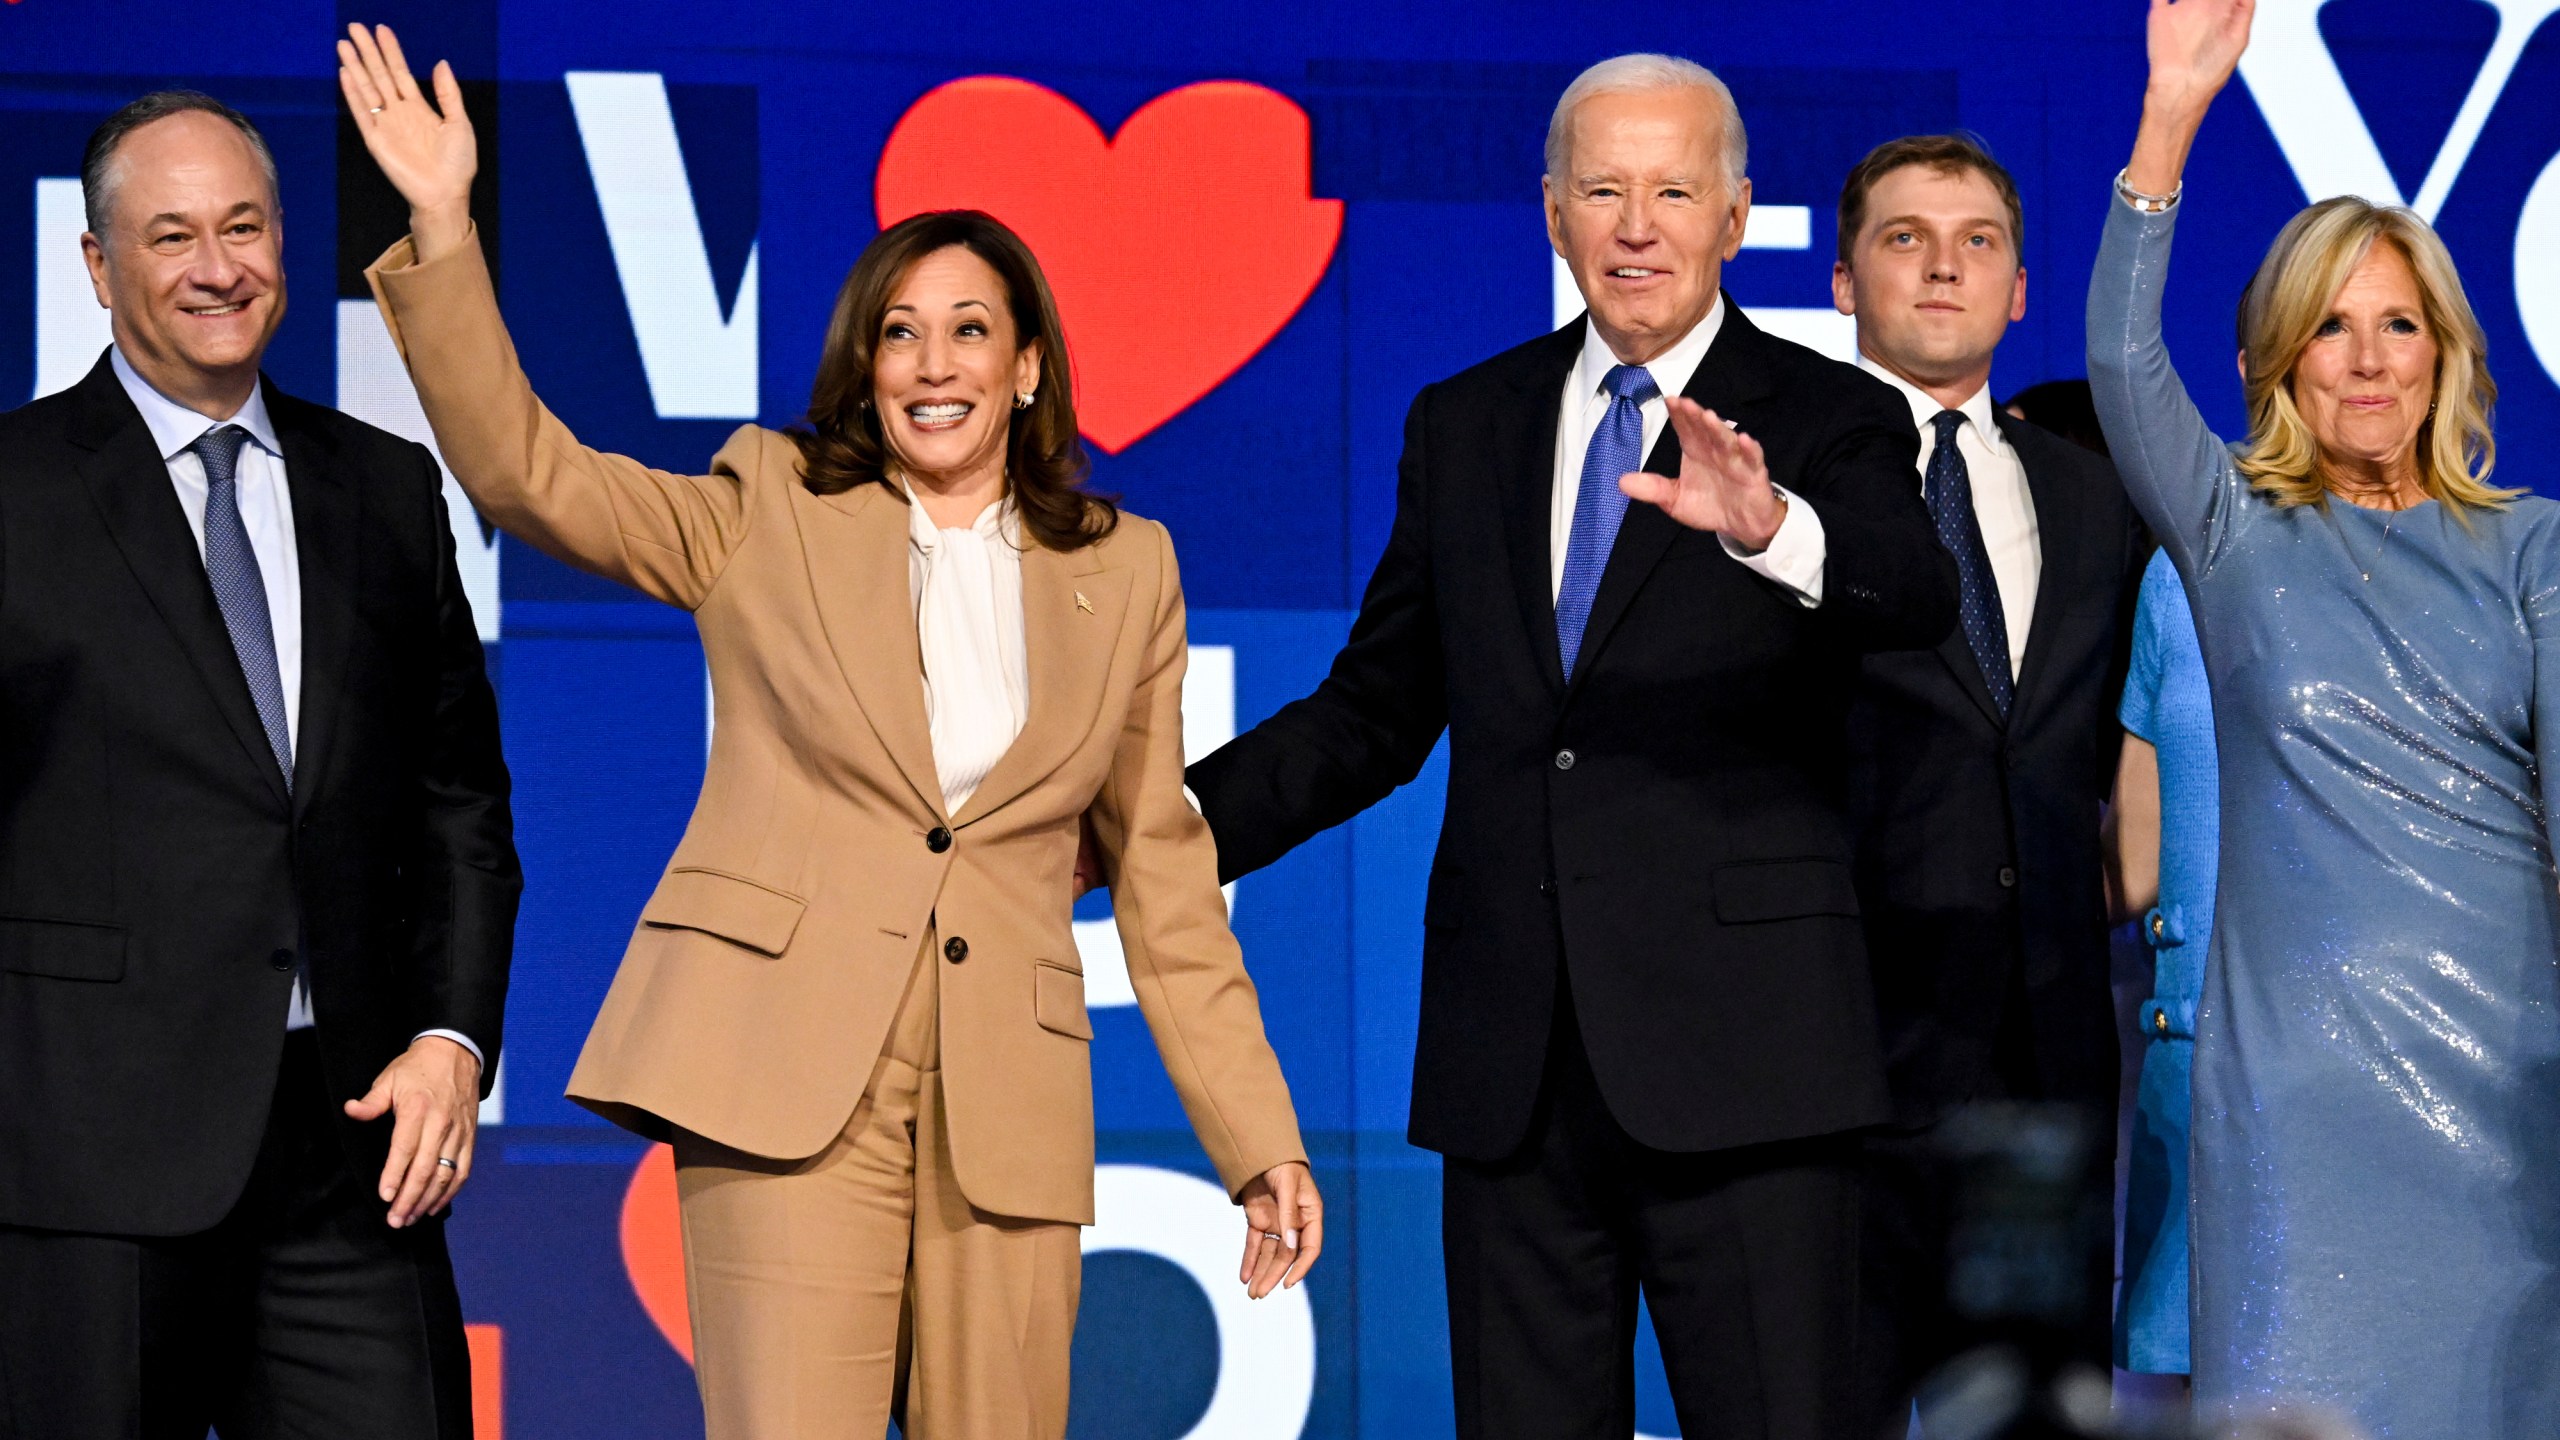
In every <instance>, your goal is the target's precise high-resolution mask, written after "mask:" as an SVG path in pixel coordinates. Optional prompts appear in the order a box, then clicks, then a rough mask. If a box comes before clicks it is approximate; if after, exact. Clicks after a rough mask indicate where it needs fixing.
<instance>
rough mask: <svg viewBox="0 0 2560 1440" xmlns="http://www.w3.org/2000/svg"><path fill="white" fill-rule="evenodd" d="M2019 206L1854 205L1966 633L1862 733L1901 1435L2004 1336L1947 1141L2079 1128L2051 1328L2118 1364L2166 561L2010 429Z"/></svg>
mask: <svg viewBox="0 0 2560 1440" xmlns="http://www.w3.org/2000/svg"><path fill="white" fill-rule="evenodd" d="M2020 228H2021V220H2020V206H2019V203H2018V192H2017V186H2016V185H2015V183H2014V182H2012V181H2011V179H2010V177H2009V174H2008V172H2007V171H2006V170H2004V169H2002V168H2001V167H2000V165H1999V163H1998V162H1997V161H1995V160H1993V159H1992V158H1991V156H1990V155H1989V154H1987V153H1985V152H1984V151H1983V150H1982V148H1981V147H1980V146H1979V145H1978V144H1976V143H1975V142H1973V141H1971V140H1969V139H1966V138H1964V137H1960V136H1952V135H1933V136H1920V137H1915V138H1911V139H1904V140H1896V141H1893V142H1891V143H1890V144H1887V145H1883V146H1880V147H1878V148H1877V149H1876V150H1875V151H1874V152H1873V153H1872V154H1870V155H1869V156H1868V157H1867V158H1866V159H1865V160H1864V161H1863V162H1861V163H1860V164H1859V166H1858V167H1857V169H1856V170H1854V171H1852V172H1851V173H1850V176H1849V179H1848V182H1847V184H1846V185H1845V186H1843V188H1842V190H1841V195H1840V232H1839V233H1840V250H1839V261H1838V264H1837V267H1836V268H1835V270H1834V272H1833V279H1832V289H1833V295H1834V298H1835V300H1836V302H1837V303H1838V306H1839V308H1840V309H1841V310H1842V311H1843V312H1844V313H1847V314H1851V315H1854V316H1856V317H1857V325H1858V352H1859V353H1858V364H1859V366H1860V367H1861V368H1863V369H1865V370H1866V371H1868V372H1869V373H1870V374H1872V375H1875V376H1876V377H1877V378H1879V379H1881V380H1883V381H1884V382H1885V383H1887V384H1888V385H1890V386H1892V387H1893V389H1894V390H1895V392H1896V393H1897V394H1898V395H1900V396H1901V398H1902V399H1903V400H1904V401H1905V402H1906V405H1907V409H1906V411H1905V415H1906V423H1907V424H1908V425H1909V426H1910V427H1911V429H1912V431H1913V432H1914V433H1916V434H1917V435H1918V437H1919V440H1920V455H1921V472H1922V475H1923V477H1924V478H1923V486H1924V493H1925V495H1926V497H1927V499H1928V502H1929V507H1930V513H1931V515H1932V517H1933V519H1934V520H1935V522H1936V525H1937V532H1938V538H1939V540H1940V542H1941V543H1942V544H1944V545H1945V546H1946V548H1947V551H1948V553H1949V554H1950V555H1952V556H1953V557H1954V559H1955V562H1956V569H1957V572H1958V575H1959V579H1960V584H1961V587H1962V605H1961V618H1960V621H1959V623H1958V625H1957V626H1956V628H1955V631H1954V632H1953V633H1952V634H1950V635H1948V636H1947V637H1946V639H1945V640H1944V641H1942V642H1941V643H1940V644H1939V645H1938V646H1937V647H1936V649H1934V650H1924V651H1915V652H1909V653H1904V654H1895V655H1872V656H1869V657H1868V658H1867V660H1866V663H1865V667H1864V673H1863V675H1862V676H1861V681H1860V685H1859V689H1858V697H1857V704H1856V707H1855V709H1854V710H1853V711H1852V718H1851V724H1850V747H1851V748H1850V754H1851V756H1852V757H1853V763H1852V770H1851V786H1850V797H1851V805H1852V807H1853V812H1854V815H1855V819H1856V824H1857V834H1858V897H1859V902H1860V905H1861V908H1862V909H1863V911H1864V913H1865V918H1866V929H1867V949H1868V955H1869V959H1870V960H1871V962H1872V963H1873V965H1874V967H1875V980H1876V1000H1877V1006H1878V1009H1879V1011H1880V1013H1881V1016H1882V1019H1883V1023H1884V1037H1885V1058H1886V1067H1887V1076H1888V1078H1889V1080H1890V1082H1891V1086H1892V1091H1893V1109H1894V1117H1893V1123H1892V1125H1891V1126H1889V1127H1887V1128H1886V1129H1885V1130H1883V1131H1881V1132H1879V1133H1878V1134H1877V1135H1875V1136H1874V1137H1872V1138H1871V1140H1870V1142H1869V1146H1868V1182H1869V1188H1868V1196H1867V1209H1868V1219H1867V1232H1868V1235H1867V1257H1866V1266H1865V1274H1864V1278H1863V1283H1862V1287H1861V1291H1862V1306H1863V1309H1864V1311H1865V1319H1864V1321H1863V1324H1862V1342H1861V1343H1862V1347H1863V1353H1864V1357H1865V1358H1864V1359H1863V1360H1862V1362H1861V1371H1862V1379H1863V1382H1864V1384H1865V1387H1866V1389H1867V1392H1868V1393H1867V1398H1866V1401H1865V1404H1866V1406H1867V1408H1868V1409H1869V1411H1870V1413H1871V1414H1873V1415H1874V1416H1875V1417H1876V1423H1877V1425H1878V1426H1879V1427H1880V1429H1881V1430H1882V1431H1884V1432H1888V1433H1890V1434H1892V1435H1894V1436H1896V1437H1899V1436H1900V1435H1901V1434H1902V1428H1901V1427H1902V1425H1903V1423H1904V1421H1905V1418H1906V1417H1907V1415H1908V1413H1909V1400H1910V1395H1911V1392H1912V1388H1913V1386H1914V1385H1915V1384H1916V1383H1917V1382H1918V1381H1919V1380H1920V1379H1921V1378H1922V1377H1924V1376H1925V1375H1927V1374H1928V1373H1929V1371H1930V1370H1932V1369H1934V1368H1935V1367H1936V1366H1937V1365H1938V1364H1939V1363H1941V1362H1943V1361H1944V1360H1946V1359H1947V1358H1949V1357H1950V1356H1952V1355H1954V1354H1956V1353H1958V1352H1959V1351H1961V1350H1962V1349H1964V1348H1966V1347H1967V1346H1968V1345H1969V1344H1971V1343H1974V1342H1976V1341H1978V1340H1980V1339H1982V1338H1984V1336H1985V1335H1986V1334H1987V1333H1988V1332H1987V1330H1986V1329H1985V1328H1984V1324H1983V1323H1982V1322H1984V1321H1985V1320H1987V1319H1990V1318H1992V1317H1988V1316H1984V1315H1980V1314H1968V1313H1965V1312H1964V1311H1963V1310H1961V1309H1960V1308H1958V1307H1955V1306H1952V1305H1951V1304H1950V1303H1949V1299H1948V1288H1947V1280H1948V1270H1949V1245H1950V1228H1951V1226H1952V1224H1953V1223H1954V1220H1955V1215H1954V1208H1955V1205H1956V1203H1957V1197H1956V1185H1957V1168H1956V1166H1955V1164H1954V1163H1953V1162H1952V1161H1951V1160H1949V1159H1947V1158H1946V1157H1945V1156H1943V1155H1942V1154H1941V1151H1942V1149H1943V1148H1944V1147H1943V1145H1942V1138H1943V1133H1944V1132H1943V1122H1944V1121H1945V1120H1946V1119H1947V1117H1948V1116H1950V1115H1951V1114H1953V1113H1954V1112H1955V1111H1957V1110H1958V1109H1959V1108H1962V1107H1965V1106H1969V1105H1975V1104H1978V1103H1981V1102H1998V1101H2020V1102H2030V1103H2045V1104H2057V1105H2061V1106H2064V1107H2069V1108H2068V1109H2066V1110H2065V1111H2063V1112H2061V1113H2063V1114H2066V1115H2071V1116H2074V1117H2076V1118H2077V1119H2079V1120H2080V1121H2081V1122H2083V1129H2082V1132H2081V1133H2082V1136H2083V1138H2084V1139H2085V1141H2086V1142H2087V1145H2088V1150H2087V1163H2086V1165H2085V1167H2084V1170H2083V1172H2082V1174H2083V1183H2082V1185H2081V1187H2080V1190H2081V1194H2080V1206H2079V1214H2078V1216H2077V1219H2076V1222H2075V1225H2076V1244H2077V1254H2078V1270H2077V1272H2076V1273H2075V1274H2072V1275H2070V1276H2067V1277H2057V1278H2059V1279H2062V1280H2064V1281H2065V1282H2066V1285H2067V1287H2076V1303H2071V1304H2068V1305H2066V1306H2065V1308H2066V1309H2067V1310H2068V1311H2069V1314H2068V1315H2067V1316H2065V1315H2062V1314H2059V1313H2057V1314H2056V1315H2055V1316H2054V1317H2052V1318H2053V1321H2054V1322H2055V1323H2054V1324H2053V1325H2052V1326H2051V1327H2050V1328H2051V1329H2052V1330H2053V1331H2054V1332H2056V1333H2060V1332H2068V1333H2069V1334H2070V1336H2071V1337H2072V1338H2071V1341H2070V1343H2069V1345H2068V1349H2069V1352H2070V1353H2071V1354H2072V1355H2073V1356H2074V1357H2075V1358H2079V1359H2083V1360H2085V1361H2087V1362H2088V1363H2090V1364H2091V1365H2093V1366H2095V1367H2097V1368H2098V1369H2099V1372H2100V1373H2101V1374H2103V1373H2104V1367H2105V1366H2106V1363H2107V1355H2108V1350H2109V1346H2108V1328H2109V1316H2110V1294H2109V1282H2110V1278H2111V1275H2112V1265H2113V1249H2112V1245H2111V1243H2110V1240H2111V1235H2112V1230H2111V1227H2110V1225H2109V1224H2108V1217H2109V1216H2110V1215H2111V1213H2112V1205H2111V1193H2112V1192H2111V1188H2110V1187H2111V1182H2112V1177H2113V1167H2112V1164H2111V1161H2112V1157H2113V1155H2114V1144H2115V1099H2116V1091H2117V1085H2118V1077H2117V1070H2116V1039H2115V1018H2114V1009H2113V1006H2112V1003H2111V1000H2110V997H2109V992H2108V960H2107V914H2106V902H2105V894H2104V889H2103V884H2102V872H2101V868H2100V857H2099V821H2100V813H2101V810H2102V807H2103V805H2104V803H2105V800H2106V796H2107V791H2108V786H2109V784H2110V783H2111V781H2112V779H2113V776H2114V773H2115V757H2116V745H2117V743H2118V738H2119V736H2120V734H2121V731H2120V729H2119V727H2118V726H2117V724H2116V721H2115V705H2116V700H2117V697H2118V695H2119V694H2120V693H2121V692H2122V690H2123V686H2124V675H2125V665H2126V659H2127V655H2128V651H2129V647H2130V644H2131V637H2132V626H2133V598H2134V595H2135V592H2136V588H2137V586H2138V585H2139V583H2140V579H2141V571H2142V564H2143V561H2144V558H2145V553H2146V547H2145V546H2144V544H2143V539H2142V533H2141V528H2140V526H2139V525H2138V524H2137V523H2136V522H2135V520H2134V518H2133V514H2132V510H2131V507H2130V506H2128V505H2127V504H2126V503H2125V499H2124V492H2123V490H2122V489H2121V488H2120V487H2119V486H2118V485H2117V483H2116V477H2115V472H2114V471H2113V469H2112V468H2110V467H2109V466H2108V464H2107V462H2106V461H2105V460H2104V459H2102V458H2101V457H2099V456H2097V455H2095V454H2092V453H2090V452H2088V451H2086V450H2083V449H2081V448H2079V447H2078V446H2075V445H2072V444H2070V443H2068V442H2066V441H2063V440H2061V439H2059V438H2057V437H2055V436H2052V435H2048V434H2046V433H2045V432H2044V431H2041V430H2038V429H2037V428H2036V427H2034V426H2032V425H2029V424H2027V423H2026V422H2024V421H2021V420H2016V419H2013V418H2011V417H2009V416H2008V415H2005V414H2002V413H2000V412H1999V410H1998V409H1997V408H1996V407H1995V406H1994V405H1993V403H1992V400H1991V392H1990V381H1991V360H1992V354H1993V352H1994V351H1995V350H1996V349H1997V348H1998V346H1999V343H2000V338H2001V335H2002V334H2003V333H2004V332H2005V331H2006V330H2007V328H2008V326H2009V324H2010V322H2012V321H2014V320H2016V319H2018V318H2019V317H2021V316H2022V315H2024V314H2025V312H2026V298H2027V276H2026V270H2025V267H2024V265H2023V264H2022V262H2021V261H2020V258H2019V233H2020Z"/></svg>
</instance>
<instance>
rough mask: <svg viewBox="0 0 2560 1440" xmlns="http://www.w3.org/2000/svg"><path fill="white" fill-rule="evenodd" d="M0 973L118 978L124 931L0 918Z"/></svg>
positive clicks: (81, 923)
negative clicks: (6, 971)
mask: <svg viewBox="0 0 2560 1440" xmlns="http://www.w3.org/2000/svg"><path fill="white" fill-rule="evenodd" d="M0 970H8V971H13V972H15V973H17V974H20V975H46V976H51V977H52V978H54V979H56V980H108V981H113V980H122V979H123V978H124V927H123V926H121V925H93V924H90V923H88V922H86V921H81V920H33V919H26V918H22V917H20V916H15V915H6V916H0Z"/></svg>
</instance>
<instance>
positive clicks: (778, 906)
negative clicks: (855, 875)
mask: <svg viewBox="0 0 2560 1440" xmlns="http://www.w3.org/2000/svg"><path fill="white" fill-rule="evenodd" d="M807 908H808V902H807V901H805V900H802V899H800V898H799V897H798V896H796V895H785V894H783V893H782V892H781V891H779V890H775V889H771V888H769V887H767V886H763V885H759V884H757V883H756V882H754V881H753V880H744V879H740V878H739V877H738V876H735V875H730V874H726V873H724V872H722V871H718V870H700V869H694V868H690V867H686V868H679V869H675V870H670V871H668V872H667V876H666V878H665V879H663V880H661V881H659V882H658V891H657V893H656V894H654V895H652V896H650V897H649V904H648V907H647V908H646V909H643V910H642V911H641V912H640V923H642V924H644V925H655V926H657V927H659V928H660V929H666V930H700V931H702V932H703V933H705V934H707V935H717V936H719V937H720V938H721V939H723V940H734V941H736V942H737V943H738V944H741V945H744V946H746V947H747V948H748V949H750V950H754V951H758V952H760V953H763V954H766V955H779V954H781V953H782V952H783V951H784V950H785V949H786V948H788V947H789V946H790V944H791V932H792V931H794V930H797V929H799V928H800V912H801V911H803V910H805V909H807Z"/></svg>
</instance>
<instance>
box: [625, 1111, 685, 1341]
mask: <svg viewBox="0 0 2560 1440" xmlns="http://www.w3.org/2000/svg"><path fill="white" fill-rule="evenodd" d="M622 1268H623V1271H624V1273H626V1274H628V1275H629V1276H630V1277H631V1293H632V1294H634V1295H636V1296H638V1297H639V1298H640V1308H641V1309H643V1310H645V1311H647V1312H648V1314H649V1320H650V1322H651V1323H652V1324H655V1325H656V1326H657V1327H658V1333H659V1334H661V1335H664V1336H666V1337H667V1343H668V1344H670V1345H672V1346H674V1347H675V1349H676V1353H677V1354H679V1355H682V1356H683V1357H684V1358H685V1363H687V1364H691V1363H693V1322H692V1320H691V1319H690V1317H689V1313H688V1312H687V1310H686V1309H685V1285H684V1221H683V1219H682V1218H681V1217H680V1216H679V1215H678V1214H677V1211H676V1152H675V1151H674V1150H673V1149H671V1148H669V1147H668V1146H665V1145H652V1146H650V1147H649V1150H648V1153H647V1154H645V1155H642V1156H641V1157H640V1163H639V1164H638V1165H636V1166H634V1167H632V1170H631V1185H630V1188H628V1189H626V1190H624V1191H623V1192H622Z"/></svg>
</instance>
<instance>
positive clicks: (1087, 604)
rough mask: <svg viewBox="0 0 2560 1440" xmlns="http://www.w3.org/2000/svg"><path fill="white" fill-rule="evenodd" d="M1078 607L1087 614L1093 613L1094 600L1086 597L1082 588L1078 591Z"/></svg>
mask: <svg viewBox="0 0 2560 1440" xmlns="http://www.w3.org/2000/svg"><path fill="white" fill-rule="evenodd" d="M1076 608H1077V609H1079V610H1081V611H1083V612H1084V613H1086V614H1087V615H1090V614H1092V613H1093V602H1092V601H1090V600H1087V599H1086V598H1084V592H1083V591H1081V590H1079V591H1077V592H1076Z"/></svg>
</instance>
